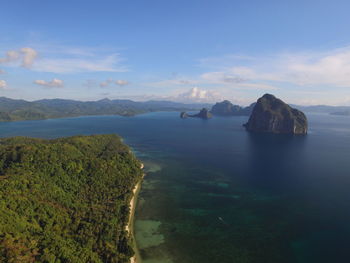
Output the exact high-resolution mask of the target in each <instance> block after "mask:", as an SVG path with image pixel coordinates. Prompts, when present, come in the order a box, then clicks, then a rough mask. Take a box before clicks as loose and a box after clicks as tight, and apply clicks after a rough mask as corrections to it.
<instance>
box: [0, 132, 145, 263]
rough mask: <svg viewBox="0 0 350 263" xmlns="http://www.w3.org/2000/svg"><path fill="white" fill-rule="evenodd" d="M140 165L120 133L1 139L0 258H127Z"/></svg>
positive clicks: (117, 262)
mask: <svg viewBox="0 0 350 263" xmlns="http://www.w3.org/2000/svg"><path fill="white" fill-rule="evenodd" d="M141 178H142V171H141V169H140V163H139V161H138V160H137V159H136V158H135V156H134V155H133V154H132V153H131V151H130V150H129V148H128V147H127V146H126V145H124V144H123V143H122V142H121V139H120V138H119V137H118V136H116V135H94V136H76V137H69V138H61V139H54V140H42V139H33V138H24V137H15V138H8V139H1V140H0V262H11V263H17V262H18V263H19V262H21V263H23V262H47V263H51V262H52V263H54V262H55V263H63V262H67V263H68V262H74V263H79V262H115V263H123V262H129V259H130V257H131V256H132V255H133V254H134V252H133V250H132V248H131V246H130V244H131V241H130V237H129V235H128V233H127V232H126V230H125V226H126V224H127V222H128V217H129V212H130V211H129V210H130V208H129V202H130V200H131V198H132V189H133V188H134V185H135V184H136V183H137V182H138V181H139V180H141Z"/></svg>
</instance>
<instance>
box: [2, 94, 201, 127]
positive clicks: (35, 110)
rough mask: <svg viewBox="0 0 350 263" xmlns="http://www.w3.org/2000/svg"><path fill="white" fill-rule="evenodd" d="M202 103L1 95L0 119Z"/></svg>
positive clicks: (192, 107)
mask: <svg viewBox="0 0 350 263" xmlns="http://www.w3.org/2000/svg"><path fill="white" fill-rule="evenodd" d="M201 107H203V105H202V104H183V103H177V102H171V101H145V102H135V101H131V100H109V99H103V100H98V101H76V100H64V99H49V100H37V101H32V102H30V101H25V100H14V99H9V98H5V97H0V121H18V120H42V119H53V118H63V117H76V116H86V115H122V116H133V115H136V114H141V113H146V112H154V111H181V110H197V109H200V108H201Z"/></svg>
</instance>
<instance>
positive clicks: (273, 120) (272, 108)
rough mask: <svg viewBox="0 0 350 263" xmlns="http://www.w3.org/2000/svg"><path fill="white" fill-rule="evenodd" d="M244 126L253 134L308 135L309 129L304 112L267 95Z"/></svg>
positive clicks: (258, 103) (260, 100)
mask: <svg viewBox="0 0 350 263" xmlns="http://www.w3.org/2000/svg"><path fill="white" fill-rule="evenodd" d="M244 126H245V127H246V129H247V131H251V132H267V133H284V134H306V133H307V128H308V124H307V119H306V116H305V114H304V113H303V112H301V111H299V110H297V109H294V108H292V107H290V106H289V105H288V104H286V103H284V102H283V101H282V100H280V99H278V98H276V97H275V96H273V95H271V94H265V95H264V96H262V97H261V98H260V99H258V101H257V103H256V105H255V106H254V109H253V112H252V114H251V115H250V117H249V120H248V122H247V123H246V124H244Z"/></svg>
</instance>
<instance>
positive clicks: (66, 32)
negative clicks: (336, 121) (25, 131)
mask: <svg viewBox="0 0 350 263" xmlns="http://www.w3.org/2000/svg"><path fill="white" fill-rule="evenodd" d="M0 5H1V10H2V12H1V23H0V33H1V36H2V37H1V38H0V96H6V97H11V98H22V99H28V100H35V99H41V98H70V99H81V100H96V99H101V98H104V97H108V98H111V99H116V98H131V99H134V100H147V99H169V100H178V101H185V102H190V101H191V102H192V101H217V100H220V99H223V98H225V99H230V100H232V101H233V102H235V103H238V104H243V105H245V104H248V103H250V102H252V101H254V100H256V99H257V98H258V97H259V96H261V95H262V94H264V93H266V92H269V93H273V94H275V95H277V96H279V97H281V98H282V99H284V100H286V101H287V102H291V103H298V104H305V105H308V104H332V105H350V34H349V32H350V31H349V25H350V16H349V15H348V13H349V10H350V3H349V2H348V1H321V0H318V1H316V0H314V1H311V0H310V1H308V0H304V1H272V0H271V1H270V0H266V1H258V0H256V1H254V0H252V1H234V0H231V1H222V0H217V1H206V0H201V1H190V0H187V1H180V0H178V1H168V0H162V1H154V0H147V1H145V0H144V1H141V0H139V1H133V0H129V1H103V0H100V1H88V0H85V1H36V0H31V1H25V0H23V1H16V0H11V1H7V0H4V1H1V3H0Z"/></svg>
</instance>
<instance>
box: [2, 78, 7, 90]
mask: <svg viewBox="0 0 350 263" xmlns="http://www.w3.org/2000/svg"><path fill="white" fill-rule="evenodd" d="M6 87H7V83H6V81H5V80H1V79H0V89H6Z"/></svg>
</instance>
